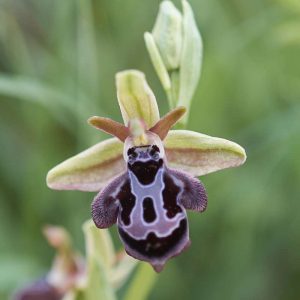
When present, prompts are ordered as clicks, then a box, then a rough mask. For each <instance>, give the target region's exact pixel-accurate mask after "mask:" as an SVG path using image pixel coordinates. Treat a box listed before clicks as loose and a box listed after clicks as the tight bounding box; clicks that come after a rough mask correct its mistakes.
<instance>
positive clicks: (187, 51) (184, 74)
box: [177, 0, 203, 124]
mask: <svg viewBox="0 0 300 300" xmlns="http://www.w3.org/2000/svg"><path fill="white" fill-rule="evenodd" d="M182 7H183V45H182V53H181V62H180V75H179V82H180V85H179V99H178V103H177V105H178V106H181V105H182V106H185V107H186V108H187V109H188V110H189V108H190V105H191V101H192V98H193V95H194V93H195V90H196V88H197V85H198V81H199V78H200V72H201V65H202V51H203V49H202V48H203V46H202V39H201V36H200V33H199V30H198V28H197V24H196V21H195V19H194V14H193V11H192V8H191V6H190V5H189V3H188V2H187V1H186V0H183V1H182ZM187 120H188V113H187V114H186V115H185V116H184V118H182V121H181V122H182V123H183V124H186V122H187Z"/></svg>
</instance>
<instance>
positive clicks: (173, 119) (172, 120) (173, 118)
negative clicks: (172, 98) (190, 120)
mask: <svg viewBox="0 0 300 300" xmlns="http://www.w3.org/2000/svg"><path fill="white" fill-rule="evenodd" d="M185 112H186V108H185V107H184V106H179V107H176V108H175V109H173V110H171V111H170V112H169V113H167V114H166V115H165V116H163V117H162V118H161V119H160V120H159V121H158V122H157V123H156V124H155V125H154V126H153V127H152V128H151V129H150V131H152V132H154V133H156V134H157V135H158V136H159V137H160V138H161V140H164V139H165V137H166V136H167V134H168V132H169V130H170V129H171V128H172V127H173V126H174V125H175V124H176V123H177V121H178V120H179V119H180V118H181V117H182V116H183V115H184V114H185Z"/></svg>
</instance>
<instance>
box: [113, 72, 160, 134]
mask: <svg viewBox="0 0 300 300" xmlns="http://www.w3.org/2000/svg"><path fill="white" fill-rule="evenodd" d="M116 84H117V95H118V101H119V105H120V109H121V113H122V116H123V120H124V123H125V125H126V126H128V123H129V121H130V120H131V119H136V118H137V119H142V120H143V121H144V122H145V124H146V127H147V128H150V127H152V126H153V125H154V124H155V123H156V122H157V121H158V120H159V111H158V107H157V102H156V99H155V96H154V94H153V92H152V90H151V89H150V87H149V85H148V83H147V81H146V78H145V75H144V73H142V72H140V71H136V70H128V71H123V72H119V73H117V75H116Z"/></svg>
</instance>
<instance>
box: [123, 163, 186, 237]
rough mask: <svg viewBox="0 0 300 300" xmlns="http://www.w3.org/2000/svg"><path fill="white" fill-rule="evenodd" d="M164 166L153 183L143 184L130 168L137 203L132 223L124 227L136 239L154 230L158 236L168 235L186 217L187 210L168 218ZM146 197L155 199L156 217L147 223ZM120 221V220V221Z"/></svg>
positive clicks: (131, 216)
mask: <svg viewBox="0 0 300 300" xmlns="http://www.w3.org/2000/svg"><path fill="white" fill-rule="evenodd" d="M164 171H165V169H164V167H162V168H160V169H159V170H158V172H157V174H156V176H155V179H154V181H153V183H151V184H149V185H143V184H141V183H140V182H139V180H138V178H137V177H136V176H135V175H134V173H133V172H131V171H130V170H128V173H129V178H130V185H131V193H132V194H133V195H134V196H135V198H136V201H135V205H134V207H133V209H132V211H131V214H130V224H129V225H128V226H125V225H124V224H122V226H121V227H122V229H123V230H124V231H126V232H127V233H128V234H129V235H130V236H132V237H134V238H135V239H145V238H146V237H147V235H148V234H149V233H150V232H154V233H155V234H156V235H157V236H158V237H166V236H168V235H170V234H171V233H172V232H173V230H174V229H175V228H177V227H178V226H179V223H180V221H181V220H182V219H184V218H185V217H186V214H185V210H184V209H183V210H182V212H180V213H177V214H176V216H175V217H174V218H172V219H170V218H168V217H167V215H166V213H167V211H166V210H165V209H164V207H163V205H164V201H163V195H162V192H163V190H164V187H165V184H164V181H163V173H164ZM146 197H150V198H151V199H152V200H153V201H152V202H153V205H154V210H155V213H156V219H155V221H153V222H152V223H146V222H145V221H144V219H143V201H144V199H145V198H146ZM118 222H119V221H118Z"/></svg>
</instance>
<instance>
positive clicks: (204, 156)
mask: <svg viewBox="0 0 300 300" xmlns="http://www.w3.org/2000/svg"><path fill="white" fill-rule="evenodd" d="M164 145H165V149H166V156H167V161H168V165H169V166H170V167H171V168H174V169H178V170H182V171H185V172H188V173H190V174H191V175H193V176H201V175H205V174H208V173H212V172H215V171H218V170H222V169H226V168H231V167H237V166H239V165H242V164H243V163H244V162H245V160H246V153H245V150H244V149H243V148H242V147H241V146H240V145H238V144H236V143H234V142H231V141H228V140H225V139H221V138H217V137H211V136H208V135H205V134H201V133H198V132H193V131H188V130H171V131H170V132H169V134H168V136H167V137H166V139H165V140H164Z"/></svg>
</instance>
